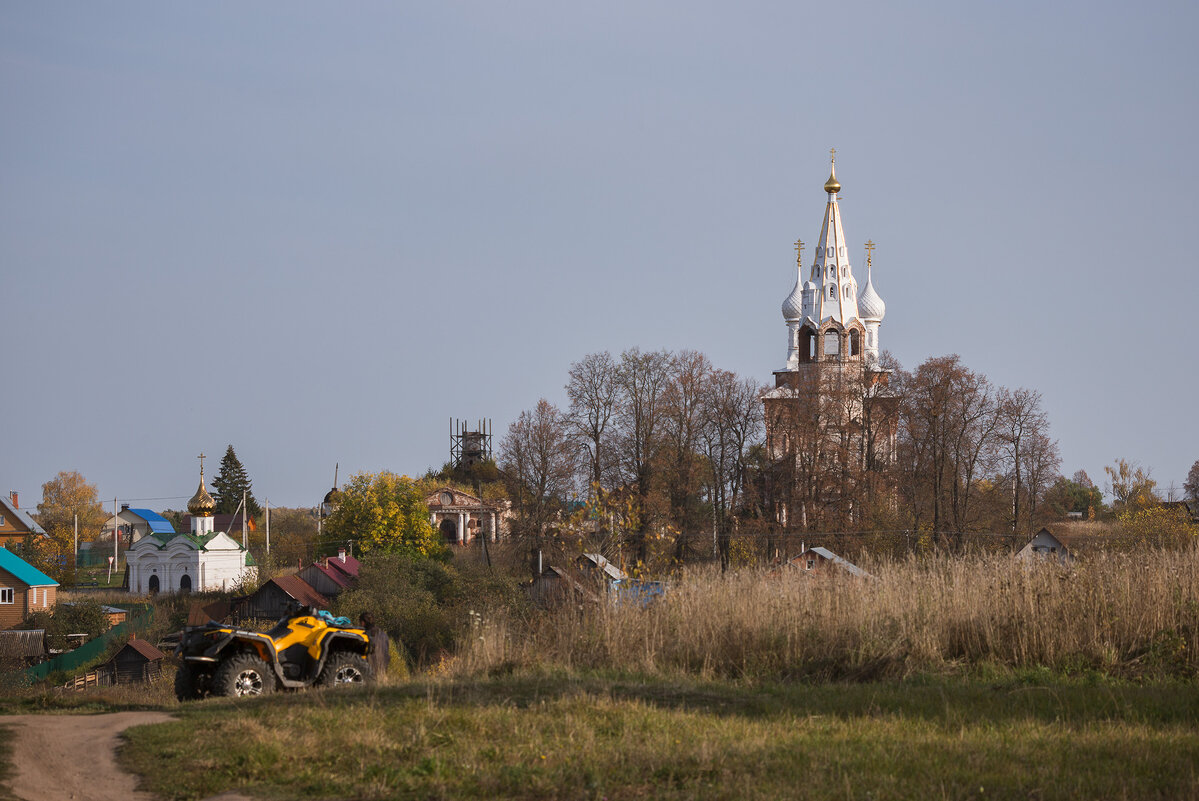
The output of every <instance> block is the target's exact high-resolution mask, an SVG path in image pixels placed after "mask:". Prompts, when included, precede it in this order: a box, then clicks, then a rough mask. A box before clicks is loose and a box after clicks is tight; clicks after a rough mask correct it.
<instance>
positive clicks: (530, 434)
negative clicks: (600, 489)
mask: <svg viewBox="0 0 1199 801" xmlns="http://www.w3.org/2000/svg"><path fill="white" fill-rule="evenodd" d="M575 454H576V449H575V447H574V444H573V443H572V442H571V440H570V437H569V432H568V424H567V421H566V416H565V415H564V414H563V413H562V412H561V410H559V409H558V407H556V406H554V405H553V404H552V403H550V402H549V401H547V400H546V399H545V398H542V399H541V400H539V401H538V402H537V406H536V408H534V409H533V410H532V411H524V412H521V413H520V417H518V418H517V420H516V422H514V423H513V424H512V425H511V426H509V427H508V433H507V434H506V435H505V436H504V439H503V441H502V442H501V443H500V469H501V470H503V471H504V473H505V474H506V477H507V478H508V480H509V484H510V488H511V491H512V494H513V496H514V497H515V501H516V512H517V515H518V518H519V521H520V527H521V528H523V529H524V530H525V531H526V532H528V533H532V534H534V535H536V536H539V537H540V536H544V535H545V533H546V530H547V529H548V528H549V526H550V524H551V522H552V520H553V519H554V518H555V516H556V515H557V514H558V513H559V512H560V511H561V509H562V508H563V506H564V505H565V504H566V501H567V499H568V497H569V494H570V492H571V490H572V489H573V488H574V477H575V475H576V467H577V465H576V460H575Z"/></svg>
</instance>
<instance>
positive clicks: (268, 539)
mask: <svg viewBox="0 0 1199 801" xmlns="http://www.w3.org/2000/svg"><path fill="white" fill-rule="evenodd" d="M266 555H267V556H270V555H271V499H270V498H267V499H266Z"/></svg>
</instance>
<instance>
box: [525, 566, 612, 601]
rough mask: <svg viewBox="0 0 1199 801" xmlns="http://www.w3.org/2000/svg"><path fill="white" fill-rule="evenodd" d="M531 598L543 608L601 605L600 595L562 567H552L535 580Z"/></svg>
mask: <svg viewBox="0 0 1199 801" xmlns="http://www.w3.org/2000/svg"><path fill="white" fill-rule="evenodd" d="M529 598H530V600H532V601H533V603H535V604H537V605H538V606H542V607H552V606H559V605H561V604H564V603H599V595H597V594H596V593H595V592H594V591H593V590H591V589H588V588H587V587H586V586H584V585H583V583H582V582H580V581H579V580H578V579H576V578H575V577H574V576H572V575H570V573H569V572H567V571H566V570H563V569H562V568H560V567H554V566H552V565H551V566H550V567H547V568H546V569H545V570H544V571H542V573H541V575H540V576H538V577H537V578H535V579H533V583H532V584H531V585H530V586H529Z"/></svg>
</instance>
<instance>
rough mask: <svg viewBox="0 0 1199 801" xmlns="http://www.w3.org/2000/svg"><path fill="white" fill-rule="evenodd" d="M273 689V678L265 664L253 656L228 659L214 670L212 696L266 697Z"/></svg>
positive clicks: (247, 655)
mask: <svg viewBox="0 0 1199 801" xmlns="http://www.w3.org/2000/svg"><path fill="white" fill-rule="evenodd" d="M273 689H275V676H274V675H273V674H272V673H271V670H270V668H269V667H267V664H266V662H263V661H262V660H261V659H259V658H258V657H256V656H254V655H253V654H238V655H236V656H233V657H230V658H229V659H227V660H225V662H223V663H222V664H221V666H220V667H219V668H217V670H216V675H214V676H213V677H212V693H213V695H223V696H227V697H241V696H247V695H266V694H267V693H269V692H270V691H271V690H273Z"/></svg>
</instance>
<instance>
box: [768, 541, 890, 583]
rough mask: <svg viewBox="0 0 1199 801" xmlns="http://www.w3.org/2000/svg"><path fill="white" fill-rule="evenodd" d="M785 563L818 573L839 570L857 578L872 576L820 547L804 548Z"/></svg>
mask: <svg viewBox="0 0 1199 801" xmlns="http://www.w3.org/2000/svg"><path fill="white" fill-rule="evenodd" d="M787 565H789V566H790V567H793V568H797V569H799V570H803V571H804V572H811V571H814V572H817V573H819V572H822V571H829V570H839V571H843V572H845V573H848V574H850V575H851V576H857V577H858V578H874V576H872V575H870V574H869V573H867V572H866V571H865V570H863V569H862V568H860V567H858V566H857V565H855V564H854V563H853V562H851V561H849V560H848V559H846V558H844V557H842V556H838V555H837V554H835V553H833V552H832V551H830V550H829V549H828V548H822V547H816V548H807V549H805V550H804V551H803V552H802V553H800V554H799V556H796V557H794V558H793V559H791V560H790V561H788V562H787Z"/></svg>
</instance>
